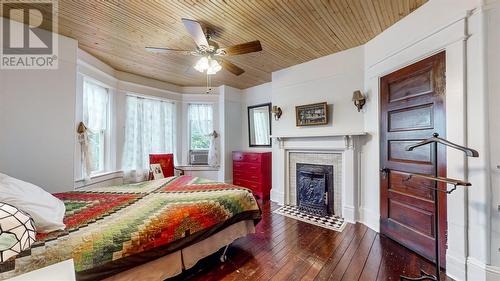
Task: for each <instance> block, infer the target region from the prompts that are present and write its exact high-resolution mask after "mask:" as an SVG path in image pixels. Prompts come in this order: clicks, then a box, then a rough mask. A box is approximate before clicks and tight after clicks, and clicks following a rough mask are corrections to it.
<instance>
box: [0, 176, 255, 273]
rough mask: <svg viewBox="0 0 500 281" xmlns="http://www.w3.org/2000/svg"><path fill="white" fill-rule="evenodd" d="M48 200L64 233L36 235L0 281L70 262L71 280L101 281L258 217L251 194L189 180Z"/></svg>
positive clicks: (82, 192) (61, 195) (4, 267)
mask: <svg viewBox="0 0 500 281" xmlns="http://www.w3.org/2000/svg"><path fill="white" fill-rule="evenodd" d="M54 195H55V196H56V197H58V198H60V199H61V200H62V201H63V202H64V204H65V205H66V215H65V219H64V222H65V224H66V229H65V230H64V231H57V232H52V233H48V234H39V235H37V241H36V242H35V244H34V245H33V247H32V248H31V249H30V251H28V252H25V253H22V254H21V255H19V256H17V257H16V258H15V259H14V260H10V261H8V262H7V263H4V264H2V265H1V267H0V270H1V271H2V272H1V273H0V278H1V279H4V278H10V277H13V276H16V275H19V274H22V273H25V272H29V271H32V270H36V269H38V268H42V267H45V266H48V265H51V264H54V263H57V262H61V261H64V260H67V259H73V261H74V265H75V272H76V277H77V280H100V279H103V278H106V277H110V276H113V275H116V274H118V273H119V272H123V271H125V270H128V269H131V268H133V267H136V266H138V265H141V264H145V263H147V262H151V261H154V260H156V259H158V258H160V257H164V256H167V255H169V254H171V253H175V252H177V251H179V250H181V249H184V248H187V247H189V246H191V245H194V244H196V243H198V242H200V241H203V240H204V239H206V238H208V237H210V236H212V235H214V234H216V233H218V232H219V231H221V230H223V229H225V228H227V227H228V226H231V225H233V224H235V223H238V222H241V221H245V220H252V221H253V222H254V223H257V222H258V221H259V220H260V218H261V211H260V208H259V206H258V204H257V202H256V200H255V197H254V196H253V195H252V193H251V191H250V190H248V189H246V188H243V187H238V186H234V185H230V184H224V183H217V182H212V181H208V180H205V179H201V178H197V177H191V176H181V177H171V178H166V179H161V180H155V181H149V182H144V183H140V184H129V185H121V186H114V187H101V188H93V189H85V190H79V191H77V192H68V193H58V194H54Z"/></svg>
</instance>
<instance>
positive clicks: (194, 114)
mask: <svg viewBox="0 0 500 281" xmlns="http://www.w3.org/2000/svg"><path fill="white" fill-rule="evenodd" d="M213 116H214V112H213V107H212V105H210V104H190V105H189V120H190V121H191V122H190V123H191V126H193V127H194V128H193V129H194V130H197V131H198V132H200V133H201V134H202V135H204V136H207V137H210V146H209V148H208V165H209V166H212V167H215V166H218V165H219V158H218V157H219V156H218V152H217V146H216V143H215V139H216V138H215V135H214V134H213V132H214V126H213Z"/></svg>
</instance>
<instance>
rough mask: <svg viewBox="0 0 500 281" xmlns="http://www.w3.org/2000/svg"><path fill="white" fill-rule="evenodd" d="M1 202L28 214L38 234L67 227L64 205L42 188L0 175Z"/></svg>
mask: <svg viewBox="0 0 500 281" xmlns="http://www.w3.org/2000/svg"><path fill="white" fill-rule="evenodd" d="M0 202H4V203H8V204H11V205H13V206H15V207H16V208H18V209H20V210H23V211H25V212H26V213H28V214H29V215H30V216H31V217H32V218H33V220H34V221H35V227H36V231H37V232H41V233H47V232H52V231H55V230H59V229H64V228H65V227H66V226H65V225H64V223H63V219H64V212H65V211H66V207H65V206H64V203H63V202H62V201H61V200H59V199H57V198H56V197H54V196H53V195H52V194H50V193H48V192H47V191H45V190H43V189H41V188H40V187H38V186H36V185H34V184H31V183H28V182H24V181H22V180H18V179H15V178H13V177H9V176H7V175H5V174H2V173H0Z"/></svg>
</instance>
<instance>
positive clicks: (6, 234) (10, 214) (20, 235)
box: [0, 203, 36, 262]
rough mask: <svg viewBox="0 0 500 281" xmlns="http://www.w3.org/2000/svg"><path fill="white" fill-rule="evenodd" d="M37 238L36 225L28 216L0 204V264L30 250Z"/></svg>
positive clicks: (14, 208) (7, 205) (10, 206)
mask: <svg viewBox="0 0 500 281" xmlns="http://www.w3.org/2000/svg"><path fill="white" fill-rule="evenodd" d="M35 236H36V232H35V223H34V221H33V219H32V218H31V217H30V216H29V215H28V214H26V213H24V212H23V211H21V210H19V209H17V208H16V207H14V206H12V205H9V204H6V203H0V262H5V261H7V260H8V259H9V258H11V257H13V256H15V255H18V254H19V253H21V252H22V251H24V250H27V249H29V248H30V247H31V244H33V242H35Z"/></svg>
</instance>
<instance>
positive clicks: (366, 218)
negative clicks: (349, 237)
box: [358, 207, 380, 233]
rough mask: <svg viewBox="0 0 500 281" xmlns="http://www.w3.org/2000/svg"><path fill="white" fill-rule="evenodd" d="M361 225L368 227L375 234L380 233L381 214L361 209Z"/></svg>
mask: <svg viewBox="0 0 500 281" xmlns="http://www.w3.org/2000/svg"><path fill="white" fill-rule="evenodd" d="M358 221H359V222H360V223H362V224H364V225H366V226H368V227H369V228H371V229H372V230H373V231H375V232H377V233H378V232H380V214H379V213H378V212H373V211H372V210H368V209H366V208H363V207H360V208H359V220H358Z"/></svg>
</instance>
